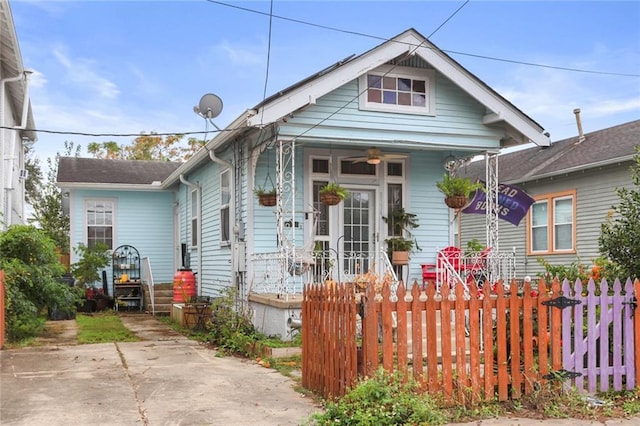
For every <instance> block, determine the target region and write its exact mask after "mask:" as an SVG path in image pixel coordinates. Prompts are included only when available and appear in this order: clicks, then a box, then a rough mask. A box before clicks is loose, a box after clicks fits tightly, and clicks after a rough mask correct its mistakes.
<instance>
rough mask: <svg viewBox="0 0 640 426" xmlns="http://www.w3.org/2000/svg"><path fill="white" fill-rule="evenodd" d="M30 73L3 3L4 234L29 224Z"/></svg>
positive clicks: (0, 149) (0, 218)
mask: <svg viewBox="0 0 640 426" xmlns="http://www.w3.org/2000/svg"><path fill="white" fill-rule="evenodd" d="M29 74H30V72H29V71H27V70H25V69H24V65H23V63H22V55H21V54H20V46H19V45H18V38H17V35H16V30H15V27H14V24H13V17H12V15H11V8H10V7H9V2H8V0H0V190H1V191H2V192H1V193H0V231H2V230H6V229H7V227H8V226H10V225H13V224H22V223H26V217H25V179H26V169H25V155H24V154H25V145H26V144H30V143H33V142H35V140H36V134H35V132H34V131H33V130H32V129H34V127H35V126H34V122H33V114H32V111H31V102H30V100H29V85H28V84H29V83H28V78H29ZM30 129H31V130H30Z"/></svg>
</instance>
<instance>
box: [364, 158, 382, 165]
mask: <svg viewBox="0 0 640 426" xmlns="http://www.w3.org/2000/svg"><path fill="white" fill-rule="evenodd" d="M367 164H372V165H374V166H376V165H378V164H380V157H369V158H368V159H367Z"/></svg>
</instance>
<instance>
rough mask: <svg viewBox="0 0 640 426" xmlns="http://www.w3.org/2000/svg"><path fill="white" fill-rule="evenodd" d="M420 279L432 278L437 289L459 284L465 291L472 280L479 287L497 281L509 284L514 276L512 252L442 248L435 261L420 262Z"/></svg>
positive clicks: (514, 265) (514, 259)
mask: <svg viewBox="0 0 640 426" xmlns="http://www.w3.org/2000/svg"><path fill="white" fill-rule="evenodd" d="M423 278H424V279H425V280H426V281H429V280H431V281H434V282H435V284H436V288H437V289H439V288H440V286H441V285H442V284H443V283H462V286H463V287H464V289H465V291H467V292H468V290H469V284H470V283H471V282H472V281H475V282H476V283H477V284H478V285H479V286H482V285H484V284H485V283H491V284H492V285H494V284H495V283H496V282H497V281H499V280H503V281H504V282H506V283H508V282H511V281H512V280H513V279H515V278H516V258H515V253H514V252H512V251H511V252H497V251H493V250H489V249H487V250H485V251H482V252H466V251H464V250H459V249H456V250H447V249H444V250H441V251H439V252H438V253H437V255H436V263H435V264H433V265H423Z"/></svg>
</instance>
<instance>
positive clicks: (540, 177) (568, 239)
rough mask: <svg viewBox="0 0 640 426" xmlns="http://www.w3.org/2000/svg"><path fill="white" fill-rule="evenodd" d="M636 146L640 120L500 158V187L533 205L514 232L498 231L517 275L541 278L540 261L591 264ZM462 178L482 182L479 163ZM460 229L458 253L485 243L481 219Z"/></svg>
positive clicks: (626, 182)
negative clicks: (513, 189) (514, 188)
mask: <svg viewBox="0 0 640 426" xmlns="http://www.w3.org/2000/svg"><path fill="white" fill-rule="evenodd" d="M638 146H640V120H636V121H632V122H630V123H625V124H620V125H618V126H614V127H610V128H607V129H602V130H598V131H595V132H591V133H587V134H584V135H578V136H576V137H572V138H568V139H564V140H561V141H558V142H553V143H552V144H551V145H550V146H549V147H544V148H543V147H533V148H529V149H524V150H520V151H516V152H511V153H508V154H504V155H500V156H499V157H498V162H499V168H498V169H499V181H500V183H504V184H508V185H514V186H517V187H518V188H521V189H523V190H524V191H526V192H527V193H528V194H529V195H531V196H532V197H533V198H534V199H535V200H536V202H535V203H534V204H533V205H532V206H531V208H530V210H529V213H528V214H527V217H526V220H523V221H522V222H521V223H520V225H519V226H517V227H516V226H514V225H512V224H510V223H508V222H504V221H500V224H499V234H500V240H499V241H500V246H499V247H500V250H509V249H513V250H515V253H516V260H517V263H516V266H517V271H518V276H520V277H522V276H525V275H530V276H532V277H535V276H536V274H538V273H539V272H542V271H543V268H542V267H541V266H540V264H539V263H538V261H537V258H539V257H543V258H544V259H545V260H547V261H548V262H549V263H551V264H553V265H570V264H571V263H572V262H578V261H579V262H581V263H583V264H585V265H592V264H593V259H595V258H597V257H598V256H599V255H600V254H599V250H598V237H599V235H600V225H601V224H602V223H603V222H604V221H605V220H606V219H607V217H609V216H610V215H611V213H612V206H613V205H616V204H618V202H619V199H618V196H617V194H616V191H615V190H616V188H619V187H631V186H632V182H631V172H630V166H631V165H632V164H633V156H634V153H635V149H636V148H637V147H638ZM461 173H462V174H464V175H466V176H470V177H474V178H481V179H484V176H485V172H484V164H483V163H482V162H476V163H471V164H469V165H468V166H467V167H466V168H463V169H461ZM459 224H460V241H461V245H462V246H463V247H464V246H465V244H466V242H467V241H469V240H471V239H474V238H477V239H478V240H480V241H481V242H485V241H486V239H485V220H484V217H483V216H480V215H475V214H461V215H460V216H459Z"/></svg>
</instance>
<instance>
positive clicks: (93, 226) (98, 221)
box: [85, 200, 115, 250]
mask: <svg viewBox="0 0 640 426" xmlns="http://www.w3.org/2000/svg"><path fill="white" fill-rule="evenodd" d="M114 211H115V202H114V201H113V200H87V201H86V202H85V221H86V222H85V223H86V225H87V227H86V231H87V234H86V244H87V247H94V246H95V245H96V244H98V243H104V244H106V245H107V247H109V250H112V249H113V235H114V234H115V233H114V229H113V228H114Z"/></svg>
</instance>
